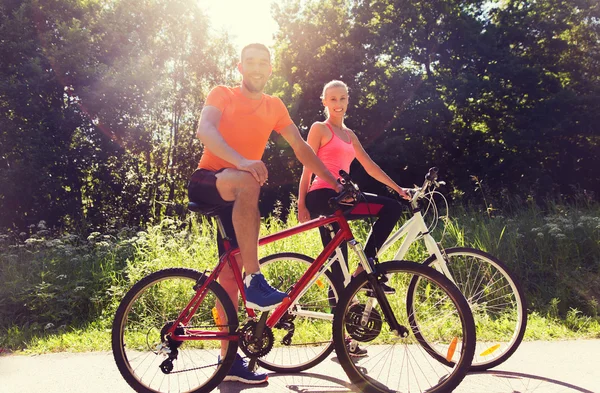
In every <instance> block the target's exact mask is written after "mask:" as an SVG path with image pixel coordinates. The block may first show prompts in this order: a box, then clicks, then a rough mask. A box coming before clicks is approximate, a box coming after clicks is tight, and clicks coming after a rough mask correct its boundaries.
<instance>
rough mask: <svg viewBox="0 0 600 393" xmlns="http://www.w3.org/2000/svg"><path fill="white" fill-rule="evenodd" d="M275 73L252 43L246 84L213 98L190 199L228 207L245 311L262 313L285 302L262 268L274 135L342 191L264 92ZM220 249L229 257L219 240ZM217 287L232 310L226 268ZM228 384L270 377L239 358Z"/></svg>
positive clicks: (233, 294) (232, 289)
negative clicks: (263, 203)
mask: <svg viewBox="0 0 600 393" xmlns="http://www.w3.org/2000/svg"><path fill="white" fill-rule="evenodd" d="M271 70H272V68H271V54H270V52H269V50H268V49H267V47H266V46H264V45H262V44H250V45H247V46H246V47H244V49H242V54H241V59H240V62H239V63H238V71H239V72H240V73H241V74H242V83H241V85H240V86H238V87H234V88H230V87H225V86H217V87H215V88H214V89H213V90H212V91H211V92H210V93H209V95H208V97H207V98H206V102H205V106H204V109H203V110H202V113H201V117H200V123H199V125H198V131H197V136H198V138H199V139H200V140H201V141H202V143H203V144H204V153H203V155H202V158H201V159H200V163H199V164H198V169H197V170H196V171H195V172H194V174H193V175H192V178H191V179H190V183H189V188H188V192H189V198H190V201H193V202H196V203H198V204H200V205H202V206H203V208H206V209H207V210H208V209H214V208H220V207H222V210H220V213H219V217H220V218H221V221H222V222H223V226H224V228H225V232H226V233H227V236H228V237H230V238H231V239H232V242H233V243H234V245H235V244H237V245H238V246H239V248H240V255H239V256H240V258H238V260H237V262H238V266H240V268H241V267H242V266H243V268H244V272H245V276H244V289H245V293H246V300H247V305H248V307H250V308H254V309H257V310H260V311H268V310H271V309H273V308H275V307H277V305H279V304H280V303H281V302H282V301H283V300H284V299H285V298H286V297H287V294H286V293H284V292H281V291H278V290H277V289H275V288H273V287H271V286H270V285H269V284H268V283H267V282H266V280H265V278H264V277H263V275H262V274H261V273H260V267H259V264H258V235H259V229H260V213H259V210H258V198H259V194H260V187H261V186H262V185H264V184H265V182H266V181H267V179H268V176H269V173H268V170H267V168H266V166H265V164H264V163H263V162H262V161H261V157H262V155H263V153H264V150H265V147H266V144H267V141H268V139H269V136H270V134H271V131H273V130H275V131H276V132H278V133H280V134H281V135H282V136H283V137H284V138H285V139H286V141H287V142H288V143H289V144H290V146H291V147H292V149H293V150H294V154H295V155H296V157H297V158H298V160H299V161H300V162H301V163H302V164H304V165H305V166H306V167H308V168H310V169H311V171H313V172H314V173H316V174H317V175H318V176H319V177H321V178H323V179H325V181H327V182H328V183H329V184H331V185H332V186H333V187H334V188H335V189H336V190H339V191H341V186H340V185H339V184H337V181H336V178H335V177H334V176H333V175H332V174H331V173H330V172H329V171H328V170H327V168H326V167H325V166H324V165H323V163H322V162H321V161H320V160H319V159H318V158H317V156H316V155H315V153H314V152H313V150H312V148H311V147H310V146H309V145H308V144H307V143H306V142H305V141H304V139H302V137H301V136H300V132H299V131H298V128H297V127H296V126H295V125H294V123H293V121H292V120H291V118H290V116H289V113H288V111H287V109H286V107H285V106H284V104H283V102H281V100H280V99H279V98H277V97H272V96H269V95H266V94H264V93H263V89H264V87H265V85H266V83H267V80H268V79H269V76H270V75H271ZM219 251H220V252H222V251H223V248H222V244H221V242H220V239H219ZM240 259H241V260H240ZM219 283H220V284H221V285H222V286H223V288H224V289H225V291H227V293H228V295H229V297H230V298H231V299H232V301H233V304H238V289H237V285H236V282H235V280H234V276H233V271H232V270H231V268H229V267H228V266H227V267H226V268H225V269H223V271H222V272H221V274H220V277H219ZM222 352H223V350H222ZM225 380H226V381H228V380H229V381H232V380H233V381H241V382H246V383H253V384H255V383H262V382H265V381H266V380H267V376H266V374H258V373H254V372H251V371H250V370H248V369H247V367H246V364H245V363H244V362H243V361H242V359H241V357H239V355H238V357H237V359H236V361H235V362H234V364H233V366H232V368H231V371H230V374H229V375H228V376H227V377H226V378H225Z"/></svg>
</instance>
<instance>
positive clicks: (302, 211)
mask: <svg viewBox="0 0 600 393" xmlns="http://www.w3.org/2000/svg"><path fill="white" fill-rule="evenodd" d="M321 135H322V134H321V127H319V125H318V124H317V123H314V124H313V125H312V126H311V127H310V130H309V131H308V137H307V142H308V145H309V146H310V147H311V148H312V149H313V151H314V152H315V154H317V152H318V151H319V148H320V147H321ZM312 175H313V172H312V171H311V170H310V169H308V167H306V166H304V168H303V169H302V176H300V183H299V184H298V221H300V222H306V221H308V220H310V213H309V212H308V209H307V208H306V194H307V193H308V188H309V186H310V181H311V179H312Z"/></svg>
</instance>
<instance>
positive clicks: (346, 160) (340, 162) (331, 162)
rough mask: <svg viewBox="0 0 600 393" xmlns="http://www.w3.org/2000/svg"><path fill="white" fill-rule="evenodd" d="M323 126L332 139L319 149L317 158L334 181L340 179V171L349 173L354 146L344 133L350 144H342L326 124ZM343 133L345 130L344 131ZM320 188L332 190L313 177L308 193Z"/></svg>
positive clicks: (324, 182) (323, 182) (354, 156)
mask: <svg viewBox="0 0 600 393" xmlns="http://www.w3.org/2000/svg"><path fill="white" fill-rule="evenodd" d="M325 125H326V126H327V127H328V128H329V131H331V133H332V134H333V137H332V138H331V139H330V140H329V142H327V143H326V144H325V145H323V146H321V147H320V148H319V151H318V152H317V157H319V158H320V159H321V161H323V164H325V167H327V169H329V171H330V172H331V173H332V174H333V177H335V178H336V179H337V178H339V177H340V169H343V170H344V171H346V173H350V164H351V163H352V161H353V160H354V159H355V158H356V153H355V152H354V146H353V145H352V139H351V138H350V135H349V134H348V131H346V135H347V136H348V139H350V142H344V141H343V140H341V139H340V138H338V137H337V136H336V135H335V132H333V129H332V128H331V126H330V125H329V124H327V123H325ZM344 131H345V130H344ZM321 188H333V187H331V186H330V185H329V183H327V182H326V181H325V180H323V179H321V178H319V177H318V176H315V180H314V181H313V182H312V184H311V186H310V188H309V190H308V191H313V190H318V189H321Z"/></svg>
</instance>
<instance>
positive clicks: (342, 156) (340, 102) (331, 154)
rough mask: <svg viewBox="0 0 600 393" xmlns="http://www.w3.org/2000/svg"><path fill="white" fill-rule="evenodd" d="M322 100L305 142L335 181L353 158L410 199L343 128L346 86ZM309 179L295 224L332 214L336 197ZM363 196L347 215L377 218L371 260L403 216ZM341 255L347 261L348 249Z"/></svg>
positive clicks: (391, 204) (325, 234)
mask: <svg viewBox="0 0 600 393" xmlns="http://www.w3.org/2000/svg"><path fill="white" fill-rule="evenodd" d="M321 99H322V101H323V105H324V107H325V115H326V116H327V119H326V120H325V121H323V122H315V123H314V124H313V125H312V127H311V128H310V131H309V132H308V138H307V140H308V144H309V145H310V146H311V147H312V148H313V150H314V151H315V153H316V154H317V156H318V157H319V158H320V159H321V161H323V163H324V164H325V166H326V167H327V169H329V171H330V172H331V173H333V174H334V176H335V177H339V171H340V169H343V170H344V171H346V172H348V173H349V172H350V163H351V162H352V161H354V159H355V158H356V159H357V160H358V162H359V163H360V164H361V165H362V166H363V167H364V168H365V170H366V171H367V173H368V174H369V175H370V176H371V177H373V178H374V179H375V180H378V181H379V182H381V183H383V184H385V185H386V186H388V187H390V188H391V189H392V190H394V191H395V192H397V193H398V194H399V195H400V196H401V197H403V198H404V199H410V197H409V196H408V194H407V193H406V192H405V191H404V189H402V187H400V186H399V185H398V184H396V182H394V181H393V180H392V179H391V178H390V177H389V176H388V175H387V174H386V173H385V172H384V171H383V170H382V169H381V168H380V167H379V166H378V165H377V164H376V163H375V162H373V160H372V159H371V157H369V155H368V154H367V152H366V151H365V149H364V148H363V147H362V145H361V144H360V142H359V141H358V138H357V137H356V134H354V132H353V131H352V130H350V129H349V128H348V127H346V125H345V124H344V116H345V114H346V110H347V109H348V86H346V84H345V83H344V82H342V81H338V80H333V81H331V82H329V83H327V84H326V85H325V86H324V87H323V94H322V95H321ZM312 175H313V173H312V172H311V171H310V170H309V169H308V168H306V167H304V170H303V172H302V176H301V177H300V185H299V193H298V220H299V221H300V222H306V221H308V220H309V219H311V218H316V217H318V216H320V215H327V214H331V213H332V210H331V207H330V206H329V204H328V201H329V199H330V198H331V197H334V196H336V195H337V192H336V191H335V190H334V189H332V188H331V186H330V185H329V184H328V183H326V182H325V181H324V180H322V179H320V178H319V177H315V179H314V181H313V182H312V184H311V183H310V181H311V178H312ZM365 195H366V199H367V200H366V202H363V201H359V203H358V204H356V205H355V206H354V208H353V209H352V210H351V211H350V212H349V213H348V214H347V218H348V219H357V218H364V217H372V216H375V217H377V221H376V222H375V224H374V225H373V229H372V231H371V233H370V234H369V237H368V240H367V243H366V245H365V249H364V251H365V254H366V256H367V258H371V259H373V260H374V259H375V258H376V255H377V250H378V249H379V248H380V247H381V245H382V244H383V243H384V242H385V241H386V239H387V238H388V236H389V234H390V233H391V231H392V230H393V229H394V226H395V225H396V223H397V222H398V219H399V218H400V215H401V213H402V206H401V205H400V203H398V202H397V201H396V200H394V199H391V198H386V197H382V196H378V195H374V194H365ZM319 230H320V232H321V239H322V240H323V246H325V245H327V243H329V241H330V240H331V235H330V233H329V231H327V230H326V229H325V228H319ZM337 230H339V228H334V231H337ZM342 251H343V253H344V258H345V259H346V261H347V260H348V256H347V254H348V251H347V248H345V249H344V250H342ZM346 263H347V262H346ZM338 269H339V268H338ZM360 271H362V267H360V266H359V269H357V271H356V272H355V273H354V275H356V274H358V273H360ZM333 274H334V276H335V275H336V274H341V273H339V272H337V271H336V270H335V269H334V271H333ZM384 288H385V290H386V292H388V293H389V292H392V293H393V289H392V288H390V287H388V286H387V285H384ZM355 355H356V356H365V355H366V351H364V350H361V349H359V348H357V349H356V350H355Z"/></svg>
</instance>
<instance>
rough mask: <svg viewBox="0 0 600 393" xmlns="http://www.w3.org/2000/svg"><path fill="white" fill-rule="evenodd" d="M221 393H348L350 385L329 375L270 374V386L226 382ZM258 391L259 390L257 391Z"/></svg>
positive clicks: (306, 373) (221, 386) (221, 387)
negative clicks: (257, 392) (253, 391)
mask: <svg viewBox="0 0 600 393" xmlns="http://www.w3.org/2000/svg"><path fill="white" fill-rule="evenodd" d="M217 389H218V391H219V392H221V393H239V392H246V393H251V392H252V389H261V390H260V392H261V393H263V392H297V393H348V392H353V390H352V389H351V386H350V383H349V382H346V381H344V380H342V379H338V378H335V377H332V376H329V375H322V374H317V373H310V372H302V373H297V374H275V373H271V374H269V381H268V385H256V386H250V385H245V384H242V383H239V382H224V383H221V385H219V387H218V388H217ZM256 391H258V390H256Z"/></svg>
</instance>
